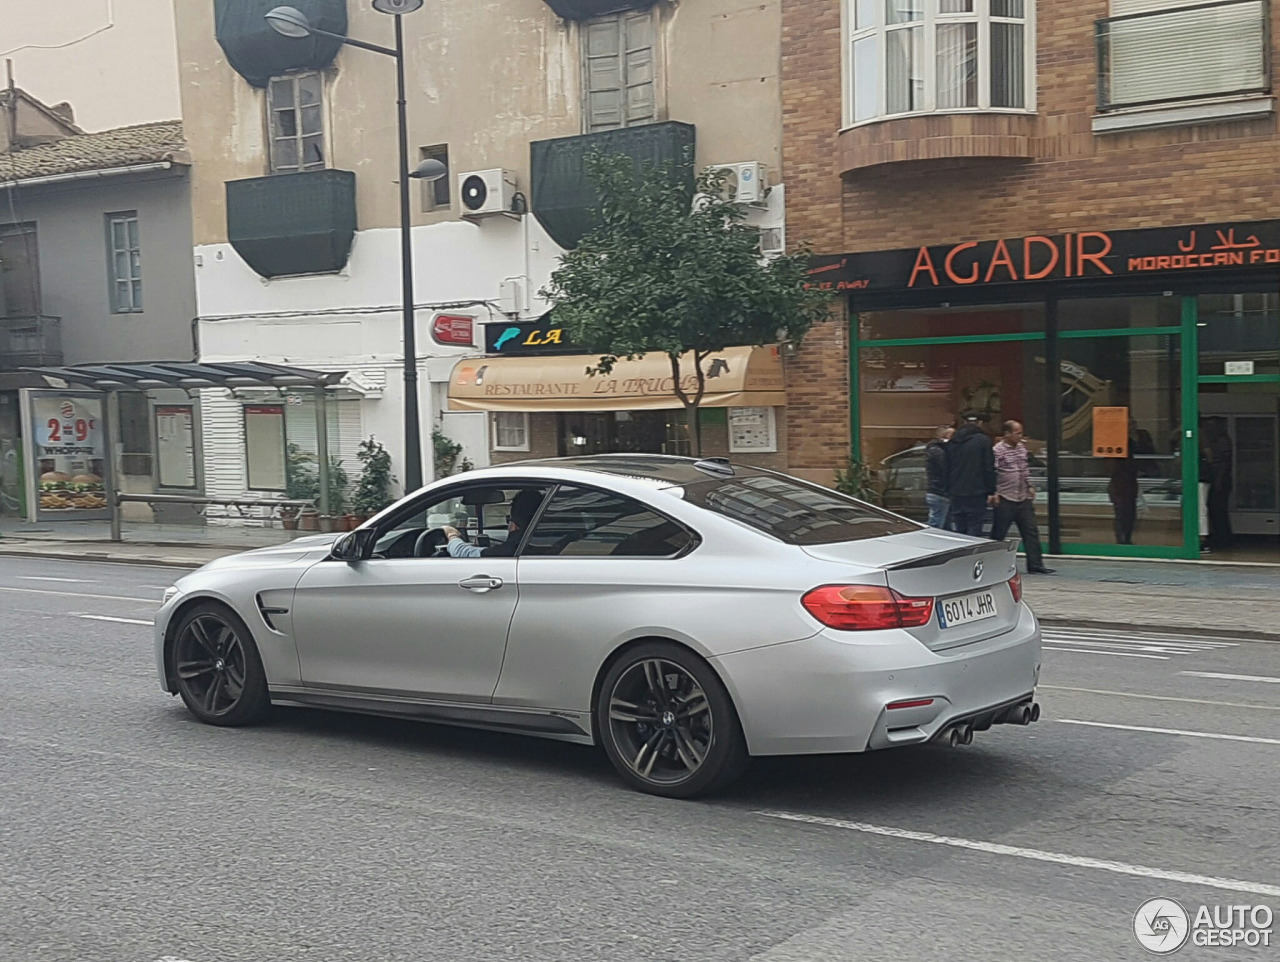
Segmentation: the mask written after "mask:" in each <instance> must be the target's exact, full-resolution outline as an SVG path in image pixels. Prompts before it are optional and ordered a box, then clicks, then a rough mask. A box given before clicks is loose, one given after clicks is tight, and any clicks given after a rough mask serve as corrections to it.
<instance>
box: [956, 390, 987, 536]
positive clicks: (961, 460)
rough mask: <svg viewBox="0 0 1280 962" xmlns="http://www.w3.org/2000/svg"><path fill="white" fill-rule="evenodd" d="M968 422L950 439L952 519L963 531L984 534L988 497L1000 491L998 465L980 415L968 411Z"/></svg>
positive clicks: (959, 530) (957, 528)
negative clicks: (980, 422)
mask: <svg viewBox="0 0 1280 962" xmlns="http://www.w3.org/2000/svg"><path fill="white" fill-rule="evenodd" d="M963 419H964V424H962V425H961V426H960V428H959V429H958V430H957V431H956V433H955V434H953V435H952V436H951V440H950V441H948V442H947V494H948V495H949V496H950V498H951V521H952V524H953V525H954V526H955V529H956V531H958V532H960V533H961V534H972V535H978V536H981V535H982V525H983V521H984V520H985V517H986V513H987V499H988V498H990V497H991V495H993V494H995V491H996V465H995V460H994V458H993V457H992V452H991V439H990V438H989V437H987V435H986V433H985V432H983V430H982V428H981V427H979V425H978V420H979V416H978V414H977V413H975V412H972V411H970V412H968V413H966V414H965V415H964V416H963Z"/></svg>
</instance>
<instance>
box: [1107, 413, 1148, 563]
mask: <svg viewBox="0 0 1280 962" xmlns="http://www.w3.org/2000/svg"><path fill="white" fill-rule="evenodd" d="M1155 453H1156V448H1155V442H1153V441H1152V440H1151V434H1150V432H1148V431H1144V430H1143V429H1142V428H1140V427H1138V422H1137V421H1135V420H1134V419H1133V418H1130V419H1129V453H1128V455H1127V456H1126V457H1123V458H1112V459H1111V480H1110V481H1109V482H1108V483H1107V496H1108V497H1109V498H1110V499H1111V507H1112V509H1113V510H1114V511H1115V516H1116V517H1115V531H1116V544H1133V530H1134V528H1135V527H1136V526H1137V524H1138V498H1139V496H1140V495H1141V493H1142V492H1141V486H1140V484H1139V482H1138V478H1139V476H1140V475H1149V474H1150V471H1149V467H1150V464H1151V462H1149V461H1143V462H1142V463H1139V462H1138V460H1137V459H1138V457H1139V456H1148V455H1152V454H1155Z"/></svg>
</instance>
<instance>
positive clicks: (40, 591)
mask: <svg viewBox="0 0 1280 962" xmlns="http://www.w3.org/2000/svg"><path fill="white" fill-rule="evenodd" d="M0 591H21V592H23V593H25V594H29V595H57V596H58V597H59V598H93V599H94V600H95V601H137V602H141V603H142V604H144V605H155V606H156V607H157V608H159V607H160V601H159V599H156V598H126V597H124V596H123V595H86V594H82V593H81V592H79V591H49V590H48V589H47V588H11V587H9V586H8V585H0Z"/></svg>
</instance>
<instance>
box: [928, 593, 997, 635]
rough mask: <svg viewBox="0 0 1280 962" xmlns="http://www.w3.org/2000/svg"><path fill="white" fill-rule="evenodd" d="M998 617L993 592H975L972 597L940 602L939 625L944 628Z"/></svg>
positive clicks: (948, 599) (961, 596) (946, 599)
mask: <svg viewBox="0 0 1280 962" xmlns="http://www.w3.org/2000/svg"><path fill="white" fill-rule="evenodd" d="M995 616H996V596H995V593H994V592H991V591H975V592H974V593H973V594H971V595H960V596H959V597H956V598H944V599H942V600H941V601H939V602H938V623H939V624H940V625H942V627H943V628H954V627H955V626H956V625H967V624H969V623H970V622H971V621H982V620H983V619H984V618H994V617H995Z"/></svg>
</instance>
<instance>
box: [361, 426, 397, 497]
mask: <svg viewBox="0 0 1280 962" xmlns="http://www.w3.org/2000/svg"><path fill="white" fill-rule="evenodd" d="M356 457H358V458H359V459H360V463H361V464H362V465H363V467H362V468H361V469H360V481H359V484H358V486H357V487H356V493H355V496H354V497H353V498H352V500H351V506H352V509H353V510H354V511H355V512H356V514H362V515H365V516H366V517H371V516H373V515H375V514H377V513H378V512H379V511H381V510H382V509H383V508H385V507H387V506H388V505H389V504H391V501H392V498H391V491H390V488H391V483H392V482H393V481H395V476H394V475H393V474H392V473H391V455H390V454H388V453H387V449H386V448H384V447H383V446H382V445H381V443H379V442H378V441H375V440H374V439H373V436H372V435H370V437H369V440H367V441H361V442H360V450H359V452H358V453H357V454H356Z"/></svg>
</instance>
